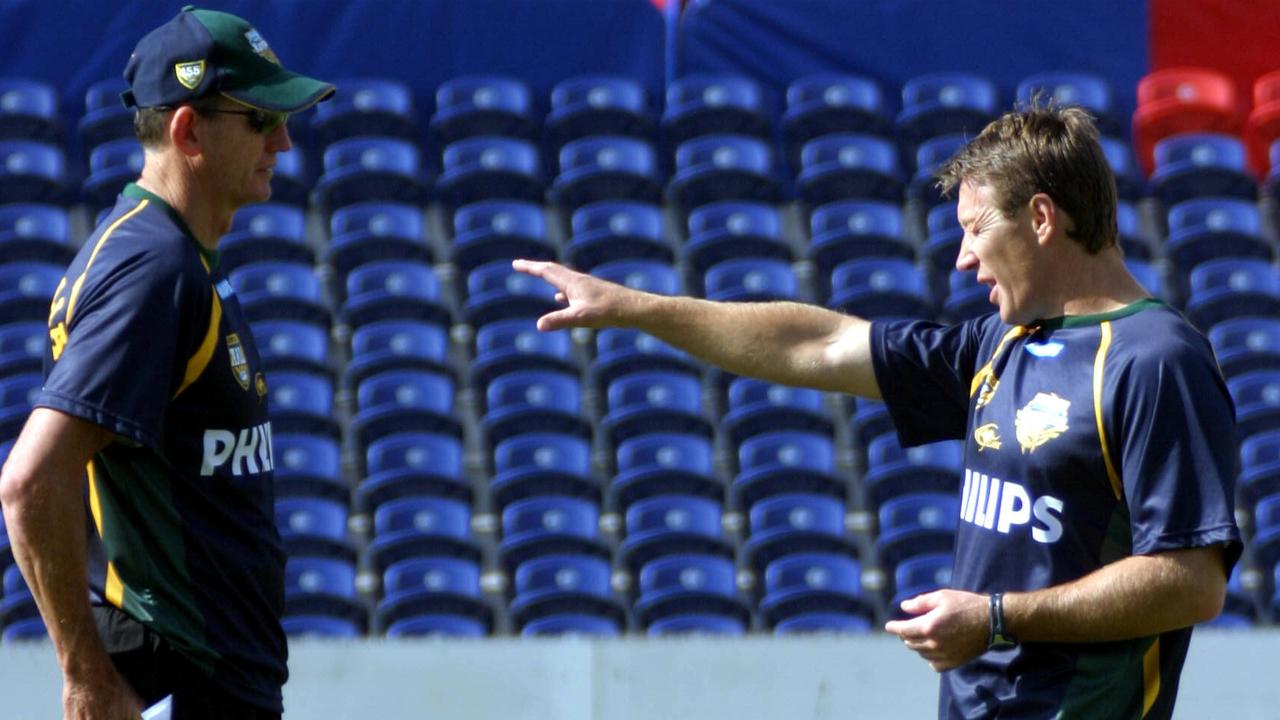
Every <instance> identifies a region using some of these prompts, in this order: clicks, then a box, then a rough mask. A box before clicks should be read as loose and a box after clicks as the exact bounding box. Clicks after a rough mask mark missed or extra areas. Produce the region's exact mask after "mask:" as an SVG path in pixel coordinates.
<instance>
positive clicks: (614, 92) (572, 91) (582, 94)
mask: <svg viewBox="0 0 1280 720" xmlns="http://www.w3.org/2000/svg"><path fill="white" fill-rule="evenodd" d="M578 106H583V107H585V108H589V109H591V110H614V109H616V110H626V111H628V112H632V113H635V114H637V115H644V114H647V113H648V112H649V93H648V92H647V91H646V90H645V89H644V86H643V85H641V84H640V83H639V82H637V81H636V80H634V79H633V78H629V77H622V76H619V75H580V76H578V77H571V78H568V79H566V80H561V81H560V82H558V83H556V84H555V86H554V87H552V88H551V109H552V111H556V110H561V109H568V108H573V107H578Z"/></svg>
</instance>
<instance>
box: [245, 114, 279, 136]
mask: <svg viewBox="0 0 1280 720" xmlns="http://www.w3.org/2000/svg"><path fill="white" fill-rule="evenodd" d="M288 118H289V115H288V114H287V113H276V112H265V111H262V110H254V111H253V115H251V116H249V122H250V123H251V124H252V125H253V129H254V130H257V131H258V132H260V133H262V134H263V135H268V134H270V133H271V132H272V131H274V130H275V129H276V128H278V127H280V126H281V125H283V124H284V121H285V120H287V119H288Z"/></svg>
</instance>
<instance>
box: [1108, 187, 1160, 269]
mask: <svg viewBox="0 0 1280 720" xmlns="http://www.w3.org/2000/svg"><path fill="white" fill-rule="evenodd" d="M1116 227H1117V229H1118V230H1119V233H1120V237H1119V242H1120V248H1121V249H1122V250H1124V254H1125V257H1127V258H1132V259H1135V260H1145V261H1150V260H1151V259H1152V258H1151V239H1150V237H1149V236H1148V235H1147V233H1146V231H1145V230H1143V229H1142V223H1141V222H1140V221H1139V219H1138V209H1137V208H1136V207H1134V205H1133V203H1131V202H1126V201H1124V200H1121V201H1119V202H1117V203H1116Z"/></svg>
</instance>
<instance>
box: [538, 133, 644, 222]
mask: <svg viewBox="0 0 1280 720" xmlns="http://www.w3.org/2000/svg"><path fill="white" fill-rule="evenodd" d="M559 161H560V174H559V175H557V176H556V178H555V181H554V182H553V183H552V185H551V199H552V201H553V202H555V203H556V204H558V205H560V206H561V207H564V208H565V209H567V210H570V211H572V210H576V209H577V208H579V207H582V206H583V205H587V204H590V203H594V202H600V201H603V200H631V201H635V202H641V203H651V204H657V203H660V202H661V201H662V174H661V171H660V169H659V166H658V155H657V152H656V150H654V147H653V145H652V144H651V143H650V142H649V141H648V140H643V139H641V138H634V137H626V136H622V135H593V136H591V137H584V138H581V139H578V140H573V141H570V142H568V143H566V144H565V145H564V147H562V148H560V157H559Z"/></svg>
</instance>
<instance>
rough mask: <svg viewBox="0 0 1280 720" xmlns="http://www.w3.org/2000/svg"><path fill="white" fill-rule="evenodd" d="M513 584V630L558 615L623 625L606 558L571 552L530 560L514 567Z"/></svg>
mask: <svg viewBox="0 0 1280 720" xmlns="http://www.w3.org/2000/svg"><path fill="white" fill-rule="evenodd" d="M514 585H515V596H514V597H513V598H512V600H511V616H512V622H513V624H514V625H515V626H516V627H517V628H523V627H524V626H525V625H526V624H527V623H529V622H532V621H534V620H539V619H543V618H550V617H556V616H558V615H573V616H579V617H581V616H586V617H598V618H601V619H603V620H606V621H609V622H612V623H614V624H616V625H617V626H618V627H622V626H624V625H625V624H626V611H625V610H623V608H622V605H621V604H620V603H619V602H618V601H617V600H615V599H614V598H613V591H612V589H611V587H610V568H609V561H608V560H607V559H606V558H601V557H598V556H596V555H575V554H572V553H554V554H550V555H542V556H539V557H536V558H531V559H529V560H526V561H525V562H522V563H520V565H519V567H517V568H516V571H515V583H514Z"/></svg>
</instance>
